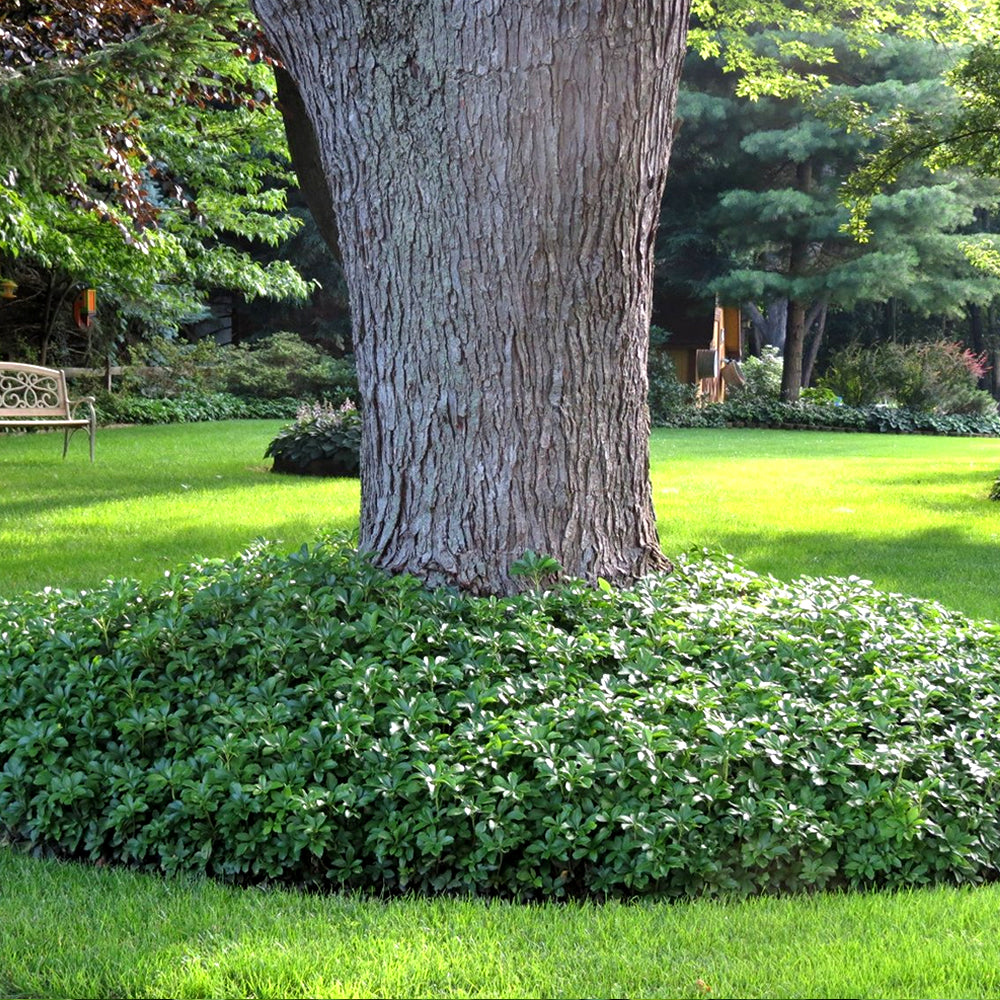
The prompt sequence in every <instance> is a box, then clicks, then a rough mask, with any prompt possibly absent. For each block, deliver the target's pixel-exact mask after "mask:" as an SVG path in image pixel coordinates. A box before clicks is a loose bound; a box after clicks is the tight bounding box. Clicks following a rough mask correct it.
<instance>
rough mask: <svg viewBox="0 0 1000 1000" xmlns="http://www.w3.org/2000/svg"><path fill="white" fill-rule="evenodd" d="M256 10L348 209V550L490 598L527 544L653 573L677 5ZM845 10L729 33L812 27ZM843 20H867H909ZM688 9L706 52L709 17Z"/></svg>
mask: <svg viewBox="0 0 1000 1000" xmlns="http://www.w3.org/2000/svg"><path fill="white" fill-rule="evenodd" d="M253 6H254V8H255V9H256V11H257V13H258V15H259V17H260V19H261V21H262V23H263V25H264V29H265V32H266V33H267V35H268V36H269V38H270V39H271V41H272V42H273V44H274V45H275V47H276V49H277V51H278V53H279V55H280V57H281V59H282V60H283V62H284V64H285V67H286V68H287V70H288V72H289V74H290V78H291V79H292V80H293V81H294V83H295V84H296V85H297V89H298V91H299V94H300V95H301V98H302V108H303V109H304V112H305V117H306V119H307V120H308V123H309V125H310V127H311V129H312V131H313V133H314V138H315V143H314V144H312V145H313V148H314V149H315V151H316V153H317V155H318V157H319V160H320V162H321V166H322V175H323V177H324V178H325V182H326V185H327V191H326V195H327V196H328V197H329V199H330V201H331V203H332V205H333V209H334V214H335V216H336V222H337V228H338V239H339V246H340V250H341V253H342V256H343V260H344V268H345V274H346V276H347V282H348V287H349V291H350V296H351V301H352V308H353V316H354V324H355V350H356V355H357V359H358V372H359V378H360V383H361V396H362V407H363V414H364V439H363V446H362V509H361V539H360V541H361V545H362V547H364V548H365V549H368V550H370V551H372V552H373V553H374V554H375V556H376V558H377V560H378V562H379V563H380V564H381V565H382V566H384V567H385V568H387V569H389V570H394V571H402V570H408V571H411V572H414V573H417V574H418V575H420V576H422V577H424V578H425V579H427V580H429V581H431V582H436V583H450V584H456V585H458V586H461V587H464V588H468V589H472V590H476V591H485V592H503V591H505V590H507V589H509V588H510V587H511V586H512V581H511V578H510V575H509V568H510V565H511V563H512V562H514V561H515V560H516V559H518V557H519V556H521V555H522V553H524V552H525V551H526V550H534V551H538V552H544V553H548V554H550V555H552V556H554V557H555V558H556V559H558V560H559V561H560V562H561V563H562V565H563V566H564V567H565V568H566V569H567V570H568V571H569V572H571V573H574V574H579V575H582V576H584V577H587V578H590V579H594V578H596V577H605V578H607V579H609V580H612V581H616V582H622V581H627V580H629V579H631V578H633V577H635V576H637V575H639V574H642V573H644V572H646V571H648V570H651V569H655V568H658V567H661V566H664V565H665V560H664V559H663V557H662V555H661V554H660V551H659V547H658V541H657V537H656V530H655V519H654V514H653V507H652V497H651V488H650V483H649V475H648V440H647V439H648V416H647V411H646V402H645V394H646V376H645V358H646V351H647V326H648V320H649V313H650V296H651V269H652V263H653V262H652V256H653V254H652V244H653V235H654V226H655V223H656V220H657V216H658V212H659V205H660V194H661V191H662V187H663V182H664V178H665V175H666V167H667V159H668V156H669V152H670V145H671V140H672V136H673V108H674V100H675V96H676V87H677V81H678V76H679V72H680V66H681V60H682V56H683V53H684V45H685V33H686V30H687V20H688V0H603V2H601V3H593V2H586V0H580V2H552V0H479V2H473V3H469V2H466V0H392V2H390V0H339V2H333V3H331V2H329V0H297V2H295V3H291V4H290V3H287V2H284V0H253ZM836 6H837V4H831V3H830V2H827V0H823V2H820V0H816V2H813V0H809V2H806V3H801V4H800V3H796V4H788V5H785V4H780V3H775V2H771V0H764V2H762V3H756V4H749V3H747V4H743V3H732V4H731V5H730V10H729V12H728V18H729V20H730V21H731V22H733V23H736V24H739V23H740V22H742V23H747V22H751V21H759V20H761V18H764V19H765V20H768V21H772V22H773V21H776V20H784V21H786V22H788V21H789V19H790V20H791V21H792V22H794V23H795V24H796V25H801V26H802V27H809V26H815V25H816V23H817V19H818V20H819V21H822V20H823V19H824V18H825V17H826V15H827V14H828V11H829V9H830V8H831V7H836ZM840 6H842V7H843V8H844V9H848V8H849V10H850V14H851V16H852V17H853V18H854V19H855V20H856V21H857V23H859V24H861V25H865V24H866V23H867V24H868V25H869V26H870V24H871V23H872V22H877V23H878V24H882V25H884V24H885V23H887V22H891V21H892V20H893V19H894V18H896V17H898V16H899V14H900V11H901V10H903V9H905V10H907V11H909V12H912V11H913V9H914V7H915V6H919V5H914V4H910V3H908V4H899V5H897V4H895V3H891V2H882V3H876V2H875V0H855V2H851V3H843V4H841V5H840ZM698 10H699V14H700V16H701V20H702V27H703V28H704V29H706V30H705V31H704V32H703V33H702V35H701V36H700V37H701V40H702V44H703V45H704V46H705V47H707V48H711V47H712V46H713V45H714V44H715V35H714V34H713V31H714V29H715V28H716V27H718V25H717V24H716V23H714V22H715V20H716V19H718V18H719V17H720V16H721V15H720V8H719V7H714V6H713V5H712V4H709V3H705V2H702V3H700V4H699V5H698ZM946 10H947V7H946ZM725 13H726V12H722V14H725ZM796 44H797V43H796ZM765 75H766V74H765ZM307 145H309V144H307Z"/></svg>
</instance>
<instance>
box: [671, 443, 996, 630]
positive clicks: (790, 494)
mask: <svg viewBox="0 0 1000 1000" xmlns="http://www.w3.org/2000/svg"><path fill="white" fill-rule="evenodd" d="M652 464H653V487H654V491H655V501H656V511H657V515H658V519H659V525H660V537H661V540H662V543H663V548H664V551H666V552H667V553H671V552H678V551H684V550H686V549H687V548H689V547H691V546H709V547H712V548H718V549H722V550H724V551H726V552H731V553H733V554H734V555H735V556H736V557H737V558H738V559H739V560H740V561H741V562H743V563H744V564H745V565H747V566H749V567H750V568H752V569H754V570H757V571H758V572H767V573H772V574H774V575H775V576H777V577H778V578H779V579H785V580H790V579H793V578H795V577H797V576H803V575H808V576H851V575H856V576H860V577H863V578H864V579H866V580H872V581H873V582H874V583H875V584H876V585H877V586H878V587H880V588H882V589H884V590H891V591H896V592H899V593H904V594H909V595H912V596H915V597H928V598H934V599H936V600H940V601H941V602H942V603H943V604H945V605H947V606H949V607H952V608H955V609H957V610H960V611H964V612H966V613H967V614H970V615H973V616H976V617H981V618H992V619H1000V503H997V502H996V501H993V500H990V499H989V491H990V487H991V485H992V483H993V481H994V480H995V479H996V477H997V474H998V472H1000V441H997V440H996V439H992V438H949V437H931V436H923V435H881V434H837V433H819V432H799V433H796V432H790V431H766V430H721V431H718V430H717V431H712V430H690V431H683V430H670V431H658V432H656V433H655V434H654V436H653V443H652Z"/></svg>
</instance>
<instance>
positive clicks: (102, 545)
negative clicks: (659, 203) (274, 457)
mask: <svg viewBox="0 0 1000 1000" xmlns="http://www.w3.org/2000/svg"><path fill="white" fill-rule="evenodd" d="M281 426H282V424H281V422H279V421H231V422H225V423H214V424H187V425H174V426H166V427H123V428H106V429H102V430H100V431H99V432H98V440H97V461H96V462H95V464H94V465H93V466H91V464H90V462H89V461H88V460H87V454H86V442H85V441H84V440H83V439H82V438H80V437H79V436H78V438H77V439H76V440H74V441H73V442H72V443H71V446H70V454H69V457H68V458H67V459H66V460H65V461H64V460H63V459H62V457H61V443H62V442H61V437H60V436H59V435H57V434H41V433H40V434H32V435H2V436H0V594H7V595H9V594H12V593H17V592H20V591H24V590H36V589H41V588H42V587H46V586H55V587H62V588H73V589H78V588H87V587H92V586H94V585H95V584H97V583H99V582H100V581H101V580H102V579H104V578H105V577H108V576H132V577H137V578H139V579H143V580H152V579H155V578H157V577H159V576H160V575H162V574H163V572H164V571H166V570H173V569H176V568H178V567H180V566H183V565H184V564H185V563H187V562H188V561H190V560H191V559H193V558H196V557H199V556H212V557H223V558H225V557H229V556H232V555H234V554H235V553H236V552H238V551H239V550H240V549H241V548H243V547H244V546H246V545H247V544H249V543H250V542H251V541H252V540H253V539H255V538H258V537H266V538H271V539H276V540H278V541H279V542H280V543H281V545H282V546H284V547H287V548H295V547H298V546H299V545H301V544H302V543H304V542H310V541H312V540H313V539H315V538H316V537H317V536H318V535H319V534H321V533H323V532H326V531H330V530H346V531H352V530H355V529H356V527H357V510H358V484H357V482H356V481H351V480H324V479H312V478H300V477H290V476H280V475H274V474H273V473H271V472H269V471H268V470H269V465H270V462H269V460H267V459H264V458H263V453H264V449H265V448H266V446H267V443H268V442H269V441H270V440H271V438H272V437H273V436H274V433H275V432H276V431H277V429H278V428H279V427H281ZM651 457H652V478H653V489H654V494H655V501H656V509H657V515H658V519H659V526H660V536H661V540H662V544H663V548H664V551H665V552H667V553H668V554H676V553H680V552H683V551H686V550H688V549H691V548H702V547H707V548H711V549H715V550H723V551H726V552H731V553H733V554H734V555H735V556H737V558H738V559H739V560H740V561H741V562H743V563H745V564H746V565H747V566H749V567H750V568H752V569H754V570H757V571H758V572H768V573H773V574H774V575H775V576H778V577H779V578H782V579H792V578H794V577H796V576H800V575H811V576H831V575H836V576H850V575H856V576H860V577H862V578H864V579H869V580H872V581H874V582H875V583H876V584H877V585H878V586H879V587H882V588H884V589H888V590H894V591H899V592H902V593H907V594H912V595H916V596H920V597H929V598H934V599H937V600H940V601H942V602H943V603H944V604H946V605H948V606H950V607H953V608H956V609H959V610H962V611H965V612H967V613H968V614H971V615H974V616H977V617H986V618H994V619H1000V503H997V502H995V501H990V500H989V499H988V492H989V487H990V484H991V483H992V481H993V480H994V479H995V478H996V476H997V475H998V474H1000V441H997V440H995V439H985V438H944V437H930V436H920V435H908V436H900V435H874V434H836V433H819V432H798V433H796V432H788V431H766V430H657V431H655V432H654V434H653V439H652V447H651Z"/></svg>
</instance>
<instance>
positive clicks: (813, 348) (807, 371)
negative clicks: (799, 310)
mask: <svg viewBox="0 0 1000 1000" xmlns="http://www.w3.org/2000/svg"><path fill="white" fill-rule="evenodd" d="M828 308H829V306H828V305H827V303H826V302H817V303H815V304H814V305H813V307H812V309H810V310H809V315H808V316H807V317H806V334H807V335H808V333H809V332H810V331H811V332H812V338H811V339H810V341H809V349H808V350H807V351H805V358H804V360H803V362H802V387H803V388H805V387H806V386H810V385H812V377H813V369H814V368H815V367H816V358H817V357H818V356H819V349H820V346H821V345H822V343H823V334H824V333H826V314H827V310H828Z"/></svg>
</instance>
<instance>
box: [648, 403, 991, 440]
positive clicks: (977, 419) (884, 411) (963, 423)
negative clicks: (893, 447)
mask: <svg viewBox="0 0 1000 1000" xmlns="http://www.w3.org/2000/svg"><path fill="white" fill-rule="evenodd" d="M656 424H657V426H659V427H774V428H787V429H789V430H846V431H868V432H871V433H876V434H887V433H895V434H949V435H955V436H975V435H984V436H990V437H995V436H1000V416H996V415H990V416H983V415H979V414H964V413H927V412H924V411H920V410H907V409H903V408H901V407H895V406H830V405H827V404H821V403H781V402H777V401H761V400H755V401H744V400H740V399H733V400H727V401H726V402H724V403H712V404H709V405H707V406H702V407H698V408H695V407H692V408H690V409H687V410H682V411H674V412H672V413H669V414H660V416H659V419H657V420H656Z"/></svg>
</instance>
